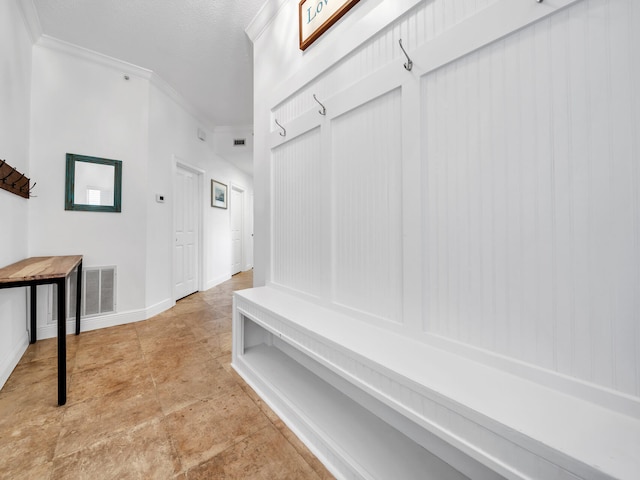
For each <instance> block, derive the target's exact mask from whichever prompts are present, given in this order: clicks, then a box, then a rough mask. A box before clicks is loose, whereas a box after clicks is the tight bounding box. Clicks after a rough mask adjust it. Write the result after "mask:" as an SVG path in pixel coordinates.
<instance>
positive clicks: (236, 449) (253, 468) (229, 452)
mask: <svg viewBox="0 0 640 480" xmlns="http://www.w3.org/2000/svg"><path fill="white" fill-rule="evenodd" d="M187 476H188V478H189V480H192V479H197V480H200V479H202V480H205V479H260V480H271V479H275V478H277V479H282V480H286V479H291V480H299V479H305V480H307V479H309V480H311V479H318V478H319V477H318V475H317V473H316V472H315V471H314V470H313V469H312V468H311V467H310V466H309V464H308V463H307V462H306V461H305V460H304V458H302V457H301V456H300V455H299V454H298V452H297V451H296V450H295V449H294V448H293V447H292V446H291V445H290V444H289V442H287V440H286V439H285V438H284V437H283V436H282V435H281V434H280V432H278V431H277V430H276V429H275V428H274V427H273V426H272V425H267V426H266V427H265V428H263V429H261V430H258V431H257V432H255V433H253V434H252V435H250V436H247V437H245V438H244V439H242V440H241V441H239V442H238V443H236V444H234V445H233V446H231V447H230V448H228V449H226V450H224V451H223V452H221V453H220V454H219V455H217V456H216V457H214V458H213V459H211V460H209V461H207V462H203V463H201V464H199V465H197V466H196V467H194V468H192V469H190V470H189V471H188V473H187Z"/></svg>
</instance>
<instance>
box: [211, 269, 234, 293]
mask: <svg viewBox="0 0 640 480" xmlns="http://www.w3.org/2000/svg"><path fill="white" fill-rule="evenodd" d="M230 278H231V275H229V274H228V273H227V274H225V275H221V276H219V277H216V278H214V279H212V280H209V281H208V282H207V283H206V285H205V286H204V289H205V290H209V289H210V288H213V287H215V286H216V285H220V284H221V283H223V282H226V281H227V280H229V279H230Z"/></svg>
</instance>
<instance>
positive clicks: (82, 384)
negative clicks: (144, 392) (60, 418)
mask: <svg viewBox="0 0 640 480" xmlns="http://www.w3.org/2000/svg"><path fill="white" fill-rule="evenodd" d="M141 382H147V383H148V384H151V383H152V379H151V373H150V371H149V368H148V366H147V363H146V362H145V360H144V358H143V357H142V356H140V357H133V358H130V359H122V358H117V359H115V360H113V361H111V362H109V363H103V364H100V365H95V366H94V367H93V368H86V369H81V370H76V371H75V372H74V373H72V374H71V376H70V378H69V379H68V385H69V389H68V393H67V402H68V403H69V404H73V403H78V402H84V401H86V400H88V399H90V398H94V397H100V396H104V395H108V394H113V393H115V392H119V391H120V390H125V389H133V388H134V386H135V385H136V384H138V383H141Z"/></svg>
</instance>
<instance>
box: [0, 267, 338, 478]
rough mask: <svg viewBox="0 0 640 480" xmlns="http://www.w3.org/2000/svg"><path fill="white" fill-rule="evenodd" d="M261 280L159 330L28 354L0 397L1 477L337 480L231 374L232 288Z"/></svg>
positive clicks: (171, 314) (166, 317)
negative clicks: (61, 374)
mask: <svg viewBox="0 0 640 480" xmlns="http://www.w3.org/2000/svg"><path fill="white" fill-rule="evenodd" d="M251 285H252V272H244V273H240V274H238V275H235V276H234V277H233V278H232V279H231V280H229V281H227V282H225V283H223V284H221V285H218V286H217V287H214V288H212V289H210V290H208V291H206V292H200V293H196V294H193V295H191V296H189V297H187V298H185V299H183V300H180V301H179V302H178V303H177V304H176V306H175V307H173V308H172V309H170V310H168V311H166V312H163V313H162V314H160V315H157V316H155V317H153V318H151V319H149V320H145V321H142V322H138V323H132V324H127V325H122V326H117V327H112V328H106V329H101V330H94V331H90V332H83V333H82V334H80V336H78V337H76V336H73V335H70V336H68V340H67V348H68V352H67V355H68V358H67V368H68V401H67V404H66V405H65V406H63V407H58V406H57V405H56V395H55V392H56V340H55V339H47V340H41V341H39V342H37V343H36V344H34V345H30V346H29V348H28V350H27V351H26V353H25V354H24V356H23V358H22V360H21V361H20V363H19V365H18V366H17V367H16V369H15V370H14V371H13V373H12V374H11V377H10V378H9V380H8V381H7V383H6V384H5V386H4V388H3V389H2V390H0V478H1V479H11V480H18V479H39V480H54V479H55V480H58V479H74V480H75V479H94V480H99V479H134V478H137V479H161V480H164V479H179V480H187V479H188V480H192V479H226V478H228V479H250V478H255V479H274V478H278V479H285V478H290V479H330V478H332V476H331V475H330V474H329V473H328V472H327V470H326V469H325V468H324V467H323V465H322V464H321V463H320V462H319V461H318V460H317V459H316V458H315V457H314V456H313V455H312V454H311V453H310V452H309V451H308V450H307V449H306V447H305V446H304V445H303V444H302V443H301V442H300V441H299V440H298V439H297V438H296V437H295V436H294V435H293V434H292V433H291V431H290V430H289V429H288V428H287V427H286V426H285V425H284V424H283V423H282V421H280V419H279V418H278V417H277V416H276V415H275V414H274V413H273V412H272V411H271V410H270V409H269V407H267V406H266V405H265V404H264V403H263V402H262V401H261V400H260V398H259V397H258V396H257V395H256V394H255V393H254V392H253V391H252V390H251V388H250V387H249V386H248V385H247V384H246V383H245V382H244V381H243V380H242V379H241V378H240V377H239V376H238V375H237V374H236V373H235V372H234V371H233V370H232V368H231V366H230V365H229V362H230V361H231V305H232V293H233V291H234V290H240V289H244V288H249V287H251Z"/></svg>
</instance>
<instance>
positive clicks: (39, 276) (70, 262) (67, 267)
mask: <svg viewBox="0 0 640 480" xmlns="http://www.w3.org/2000/svg"><path fill="white" fill-rule="evenodd" d="M81 261H82V255H65V256H55V257H31V258H26V259H24V260H20V261H19V262H16V263H14V264H12V265H8V266H6V267H3V268H0V284H2V283H12V282H20V281H24V282H28V281H33V280H52V279H56V278H65V277H67V276H68V275H69V274H70V273H71V272H72V271H73V269H74V268H76V267H77V266H78V264H79V263H80V262H81Z"/></svg>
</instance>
